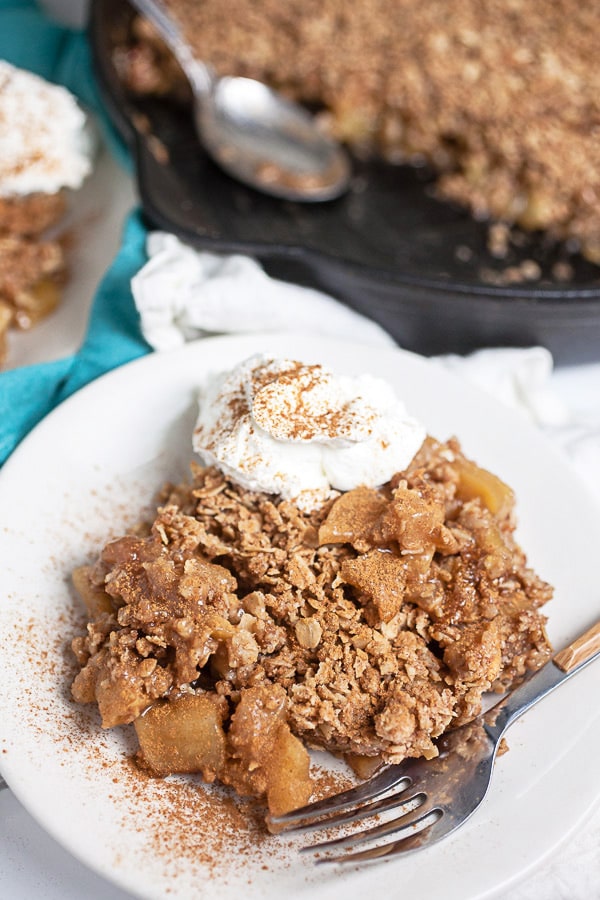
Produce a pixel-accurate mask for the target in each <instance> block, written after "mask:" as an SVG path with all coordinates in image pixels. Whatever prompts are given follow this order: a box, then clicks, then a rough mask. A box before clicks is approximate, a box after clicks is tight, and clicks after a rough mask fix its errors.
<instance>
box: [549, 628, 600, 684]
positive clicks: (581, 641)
mask: <svg viewBox="0 0 600 900" xmlns="http://www.w3.org/2000/svg"><path fill="white" fill-rule="evenodd" d="M598 650H600V622H596V624H595V625H592V627H591V628H588V630H587V631H586V632H585V633H584V634H582V635H581V636H580V637H578V638H577V639H576V640H574V641H573V643H572V644H569V646H568V647H564V648H563V649H562V650H559V651H558V653H557V654H556V655H555V656H554V658H553V660H552V661H553V663H554V665H555V666H558V668H559V669H560V670H561V671H562V672H572V671H573V669H576V668H577V666H580V665H581V664H582V663H584V662H586V660H588V659H589V658H590V657H591V656H593V655H594V653H596V652H597V651H598Z"/></svg>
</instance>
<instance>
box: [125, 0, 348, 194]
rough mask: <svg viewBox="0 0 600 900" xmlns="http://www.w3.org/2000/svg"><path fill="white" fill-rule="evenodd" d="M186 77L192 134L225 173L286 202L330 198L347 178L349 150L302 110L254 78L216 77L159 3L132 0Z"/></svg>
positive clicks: (340, 190) (341, 190)
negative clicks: (191, 101) (191, 106)
mask: <svg viewBox="0 0 600 900" xmlns="http://www.w3.org/2000/svg"><path fill="white" fill-rule="evenodd" d="M132 3H133V5H134V6H135V7H136V9H137V10H138V11H139V12H140V13H141V14H142V15H144V16H145V17H146V18H147V19H149V20H150V21H151V22H152V24H153V25H154V26H155V28H156V29H157V31H158V32H159V34H160V35H161V37H162V38H163V40H164V41H165V43H166V44H167V46H168V47H169V49H170V50H171V51H172V53H173V55H174V56H175V58H176V59H177V62H178V63H179V65H180V66H181V68H182V69H183V71H184V73H185V75H186V76H187V78H188V79H189V82H190V86H191V88H192V91H193V94H194V120H195V125H196V131H197V132H198V137H199V138H200V140H201V142H202V144H203V145H204V147H205V149H206V150H207V152H208V153H209V154H210V156H211V157H212V158H213V159H214V160H215V162H216V163H217V164H218V165H219V166H221V168H222V169H224V170H225V171H226V172H227V173H228V174H229V175H232V176H233V177H234V178H237V179H238V180H239V181H242V182H244V183H245V184H249V185H250V186H251V187H253V188H256V189H257V190H259V191H262V192H263V193H267V194H272V195H274V196H275V197H282V198H285V199H286V200H301V201H312V202H314V201H318V200H332V199H334V198H335V197H339V196H340V194H343V193H344V192H345V191H346V190H347V188H348V185H349V181H350V171H351V170H350V161H349V159H348V156H347V154H346V152H345V151H344V150H343V148H342V147H340V146H339V144H337V143H336V142H335V141H333V140H332V139H331V138H328V137H327V136H325V135H324V134H323V133H322V132H321V131H320V130H319V129H318V128H317V126H316V124H315V121H314V119H313V117H312V116H311V115H310V114H309V113H308V112H307V111H306V110H305V109H303V107H301V106H298V105H297V104H295V103H292V102H291V101H289V100H286V99H285V98H284V97H282V96H281V95H280V94H277V93H276V92H275V91H272V90H271V89H270V88H268V87H267V86H266V85H264V84H262V83H261V82H259V81H254V80H253V79H251V78H230V77H227V78H218V77H217V76H216V75H215V73H214V72H213V71H212V70H211V68H210V67H209V66H207V65H206V64H205V63H203V62H201V61H200V60H197V59H196V58H195V57H194V56H193V54H192V51H191V49H190V47H189V45H188V44H187V43H186V42H185V40H184V39H183V36H182V34H181V32H180V31H179V29H178V27H177V25H176V24H175V22H174V21H173V20H172V18H171V17H170V15H169V13H168V12H167V11H166V10H165V8H164V6H163V4H162V2H160V0H132Z"/></svg>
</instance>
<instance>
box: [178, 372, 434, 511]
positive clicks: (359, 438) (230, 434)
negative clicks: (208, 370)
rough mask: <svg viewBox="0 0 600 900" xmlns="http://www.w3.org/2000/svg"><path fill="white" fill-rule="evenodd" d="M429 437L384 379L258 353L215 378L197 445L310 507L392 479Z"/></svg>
mask: <svg viewBox="0 0 600 900" xmlns="http://www.w3.org/2000/svg"><path fill="white" fill-rule="evenodd" d="M424 438H425V428H424V427H423V426H422V425H421V424H420V423H419V422H417V421H416V420H415V419H413V418H411V417H410V416H409V415H408V414H407V412H406V409H405V407H404V405H403V403H402V402H401V401H400V400H399V399H398V398H397V397H396V395H395V394H394V391H393V390H392V388H391V387H390V385H388V384H387V382H385V381H383V380H382V379H380V378H375V377H374V376H372V375H360V376H358V377H350V376H346V375H334V374H333V373H332V372H330V371H328V370H327V369H325V368H324V367H323V366H319V365H305V364H303V363H300V362H297V361H294V360H288V359H277V360H275V359H269V358H268V357H265V356H254V357H251V358H250V359H248V360H246V361H245V362H243V363H241V364H240V365H239V366H237V367H236V368H235V369H233V371H231V372H226V373H221V374H219V375H216V376H213V377H212V378H210V379H209V380H208V381H207V383H206V384H205V386H204V388H203V390H202V393H201V397H200V414H199V416H198V420H197V423H196V428H195V430H194V437H193V446H194V450H195V451H196V452H197V453H198V454H199V456H200V457H201V458H202V460H203V462H204V463H205V464H207V465H215V466H217V467H218V468H219V469H220V470H221V471H222V472H224V473H225V474H226V475H228V476H229V477H230V478H232V479H233V480H234V481H235V482H237V483H238V484H240V485H242V487H244V488H246V489H247V490H251V491H263V492H265V493H270V494H280V495H281V496H282V497H283V498H284V499H286V500H294V501H295V502H296V503H297V504H298V505H299V506H300V507H301V508H302V509H304V510H306V511H309V510H312V509H315V508H317V507H318V506H319V505H321V504H322V503H324V502H325V501H326V500H327V499H328V497H330V496H331V495H332V493H333V492H335V491H349V490H352V489H353V488H355V487H358V486H359V485H366V486H367V487H376V486H378V485H381V484H384V483H385V482H386V481H388V480H389V479H390V478H391V476H392V475H393V474H394V473H395V472H398V471H401V470H402V469H404V468H405V467H406V466H407V465H408V463H409V462H410V461H411V459H412V458H413V456H414V455H415V453H416V452H417V450H418V449H419V447H420V446H421V444H422V442H423V440H424Z"/></svg>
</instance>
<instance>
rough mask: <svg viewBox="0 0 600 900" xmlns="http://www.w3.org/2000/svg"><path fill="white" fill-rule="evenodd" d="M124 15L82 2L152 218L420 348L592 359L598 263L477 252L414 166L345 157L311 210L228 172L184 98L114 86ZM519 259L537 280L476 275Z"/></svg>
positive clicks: (125, 11)
mask: <svg viewBox="0 0 600 900" xmlns="http://www.w3.org/2000/svg"><path fill="white" fill-rule="evenodd" d="M131 16H132V11H131V8H130V7H129V5H128V4H127V3H123V2H122V0H94V3H93V5H92V11H91V18H90V37H91V43H92V49H93V55H94V62H95V68H96V73H97V77H98V82H99V85H100V89H101V91H102V95H103V98H104V101H105V103H106V106H107V109H108V111H109V114H110V115H111V117H112V119H113V121H114V123H115V125H116V126H117V128H118V129H119V131H120V132H121V134H122V135H123V137H124V138H125V140H126V141H127V143H128V144H129V145H130V147H131V150H132V153H133V156H134V160H135V167H136V172H137V179H138V183H139V191H140V196H141V202H142V207H143V210H144V213H145V215H146V217H147V219H148V220H149V222H150V224H151V225H153V226H157V227H160V228H164V229H166V230H168V231H172V232H174V233H175V234H177V235H179V236H180V237H181V238H183V239H185V240H186V241H189V242H190V243H192V244H194V245H195V246H197V247H199V248H203V249H208V250H213V251H225V252H242V253H249V254H252V255H254V256H256V257H257V258H259V259H260V260H261V262H262V263H263V265H264V266H265V268H266V269H267V270H268V271H269V272H270V273H271V274H273V275H276V276H278V277H281V278H287V279H288V280H293V281H297V282H300V283H303V284H309V285H312V286H315V287H319V288H321V289H323V290H325V291H327V292H329V293H330V294H333V295H334V296H336V297H338V298H339V299H341V300H343V301H344V302H345V303H347V304H348V305H349V306H351V307H353V308H354V309H356V310H358V311H360V312H362V313H364V314H365V315H367V316H370V317H371V318H372V319H374V320H375V321H377V322H379V323H380V324H381V325H382V326H383V327H384V328H386V329H387V330H388V331H389V332H390V333H391V334H392V335H393V336H394V337H395V338H396V340H397V341H398V342H399V343H400V345H401V346H403V347H405V348H406V349H409V350H414V351H416V352H418V353H423V354H426V355H431V354H436V353H447V352H454V353H465V352H468V351H470V350H473V349H475V348H478V347H483V346H502V345H511V346H529V345H531V344H541V345H543V346H546V347H548V349H549V350H551V351H552V353H553V354H554V358H555V361H556V362H558V363H568V362H569V363H573V362H584V361H591V360H597V359H600V269H599V268H597V267H595V266H593V265H591V264H589V263H587V262H586V261H585V260H583V259H582V258H581V257H579V256H574V257H569V262H570V264H571V265H572V267H573V278H572V279H571V280H570V281H569V282H568V284H561V283H559V282H557V281H555V280H553V278H552V275H551V271H552V267H553V265H554V263H556V262H557V261H558V260H561V259H564V258H565V250H564V248H561V247H559V246H556V245H554V244H552V243H550V242H548V241H547V240H545V239H544V237H543V236H541V235H530V236H523V243H522V245H520V246H519V247H514V246H513V247H512V248H511V250H510V253H509V256H508V257H507V258H506V259H504V260H502V262H501V263H499V261H498V260H495V259H494V258H493V257H492V256H491V255H490V254H489V252H488V250H487V226H486V224H485V223H482V222H477V221H475V220H474V219H472V218H471V217H470V216H469V215H468V214H467V213H465V211H464V210H462V209H460V208H458V207H456V206H454V205H452V204H449V203H445V202H440V201H438V200H436V199H435V196H434V193H433V191H432V183H433V179H432V176H431V173H429V172H428V171H427V170H426V169H425V168H423V169H415V168H409V167H398V166H390V165H386V164H383V163H369V164H365V163H357V164H356V167H355V177H354V179H353V186H352V190H351V191H350V193H349V194H348V195H347V196H345V197H343V198H341V199H339V200H335V201H332V202H330V203H325V204H317V205H309V204H294V203H289V202H284V201H280V200H276V199H273V198H270V197H267V196H264V195H262V194H259V193H257V192H255V191H253V190H252V189H251V188H247V187H245V186H243V185H241V184H239V183H238V182H236V181H234V180H232V179H231V178H229V177H228V176H227V175H225V174H224V173H223V172H221V171H220V170H219V169H218V168H217V167H216V166H215V165H214V164H213V163H212V162H211V160H210V159H209V158H208V156H207V155H206V154H205V153H204V152H203V151H202V149H201V147H200V145H199V143H198V141H197V139H196V137H195V135H194V130H193V126H192V120H191V117H190V116H189V115H187V111H186V109H185V107H182V106H177V105H176V104H173V103H170V102H169V101H166V100H146V99H144V100H141V99H139V98H136V97H133V96H131V95H130V94H128V93H127V92H126V91H125V90H124V88H123V85H122V84H121V82H120V81H119V78H118V75H117V72H116V70H115V67H114V65H113V50H114V48H115V46H116V45H117V44H118V43H120V42H122V41H123V39H124V37H125V36H126V34H127V31H128V29H129V24H130V20H131ZM525 259H533V260H535V261H536V262H538V264H539V265H540V266H541V269H542V278H541V279H540V280H539V281H537V282H535V283H527V284H519V285H510V286H502V287H498V286H494V285H490V284H486V283H485V281H484V280H483V279H482V271H483V270H485V269H487V270H490V269H496V270H497V269H499V268H500V269H501V268H505V267H506V266H509V265H518V264H519V262H521V261H523V260H525Z"/></svg>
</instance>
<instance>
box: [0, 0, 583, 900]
mask: <svg viewBox="0 0 600 900" xmlns="http://www.w3.org/2000/svg"><path fill="white" fill-rule="evenodd" d="M45 5H47V6H49V7H51V8H52V9H54V10H55V11H58V13H59V14H60V15H61V16H62V18H64V19H65V20H67V21H69V22H70V23H72V24H79V23H80V22H81V21H82V20H83V17H84V12H83V10H84V7H85V0H45ZM98 169H99V171H97V173H96V176H95V182H94V184H93V185H92V186H91V187H89V188H88V189H87V195H86V196H87V199H86V202H87V203H88V212H89V213H90V215H89V216H88V222H89V223H91V225H93V228H92V232H94V229H95V230H96V234H97V235H98V239H97V242H96V246H97V247H98V246H99V247H101V248H102V251H101V252H99V253H98V252H95V253H93V254H91V255H90V258H89V259H87V260H86V262H85V265H82V266H80V268H79V270H78V273H77V281H76V283H75V286H74V287H73V288H71V289H70V297H71V299H70V300H69V309H70V311H72V314H71V315H70V316H66V317H65V327H64V328H57V327H53V328H52V329H50V328H48V331H47V333H46V334H44V332H42V331H38V333H37V335H35V332H32V334H31V336H28V337H30V340H28V339H27V337H23V338H21V339H20V340H19V341H17V342H16V344H13V346H12V355H11V360H10V362H11V365H13V366H16V365H22V364H25V363H29V362H35V361H36V360H37V359H40V358H46V359H51V358H52V359H55V358H58V357H59V356H61V355H63V354H64V353H69V352H71V351H72V350H74V349H75V348H76V347H77V345H78V343H79V341H80V340H81V337H82V335H83V329H84V326H85V321H86V318H87V313H88V311H89V307H90V303H91V300H92V297H93V293H94V288H95V285H96V284H97V283H98V280H99V279H100V277H101V275H102V273H103V272H104V270H105V269H106V266H107V265H108V264H109V263H110V260H111V259H112V256H113V254H114V252H115V250H116V248H117V246H118V241H119V232H120V226H121V224H122V221H123V218H124V216H125V213H126V211H127V210H128V209H129V208H130V207H131V206H132V205H133V202H134V199H135V194H134V191H133V187H132V185H131V182H130V180H129V179H128V178H127V176H126V175H125V174H124V173H122V172H120V171H119V170H117V169H116V167H115V166H114V164H113V163H112V162H111V161H110V160H107V159H106V157H105V156H104V155H103V156H102V157H101V159H100V162H99V167H98ZM107 191H109V192H110V195H109V196H107V193H106V192H107ZM100 198H101V202H100ZM95 209H98V210H100V211H102V210H103V214H101V215H98V216H97V217H96V218H95V219H94V216H93V215H92V214H91V213H92V211H93V210H95ZM90 227H91V226H90ZM67 320H69V321H70V324H69V325H67V324H66V323H67ZM34 335H35V336H34ZM551 386H552V387H553V388H554V389H555V390H556V392H557V393H558V394H559V395H560V396H561V397H562V398H563V400H564V401H565V402H566V403H567V404H568V406H569V407H570V408H571V409H572V410H573V411H574V412H575V413H576V414H578V415H581V416H582V417H585V418H586V419H588V421H592V422H595V423H596V424H597V425H600V363H597V364H590V365H585V366H570V367H566V368H561V369H558V370H557V371H556V372H555V373H554V374H553V376H552V380H551ZM598 477H599V479H600V472H599V473H598ZM598 764H599V765H600V760H599V763H598ZM57 802H59V801H58V800H57ZM129 896H130V895H128V894H125V893H124V892H123V891H121V890H119V889H117V888H115V887H113V886H112V885H111V884H110V883H109V882H107V881H104V880H103V879H102V878H100V877H98V876H97V875H95V874H94V873H92V872H91V871H90V870H89V869H87V868H86V867H85V866H84V865H82V864H81V863H80V862H78V861H77V860H76V859H75V858H74V857H72V856H71V855H70V854H69V853H68V852H67V851H65V850H64V849H63V848H62V847H61V846H60V845H59V844H57V843H56V842H55V841H54V840H53V839H52V838H51V837H50V836H49V835H48V834H46V832H45V831H44V830H43V829H42V828H41V827H40V826H39V825H38V824H37V823H36V822H35V820H34V819H33V818H32V817H31V816H30V815H29V813H28V812H27V811H26V810H25V809H24V808H23V807H22V806H21V804H20V803H19V802H18V801H17V800H16V798H15V797H14V795H13V794H12V793H11V792H10V790H3V791H2V792H0V898H11V900H31V898H35V897H43V898H44V900H81V898H83V897H85V898H86V900H125V898H127V897H129ZM495 896H499V895H495ZM502 898H503V900H600V804H597V805H596V808H595V812H594V814H593V815H592V816H591V817H590V818H589V819H588V821H587V822H586V823H585V824H584V825H583V826H582V827H581V828H580V829H578V831H577V833H576V834H575V835H574V836H571V837H570V838H569V839H568V840H567V841H566V842H565V843H564V844H563V845H562V846H561V847H559V848H555V849H554V850H553V852H552V853H551V854H550V856H549V858H547V859H545V860H544V861H542V862H541V863H540V865H539V866H538V867H536V869H535V870H534V871H533V872H531V873H528V874H527V875H526V876H525V877H524V878H523V880H522V881H520V882H519V883H518V884H516V885H514V886H513V887H512V889H511V890H510V891H509V892H508V893H506V892H505V893H504V894H503V895H502ZM410 900H418V898H410Z"/></svg>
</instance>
